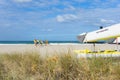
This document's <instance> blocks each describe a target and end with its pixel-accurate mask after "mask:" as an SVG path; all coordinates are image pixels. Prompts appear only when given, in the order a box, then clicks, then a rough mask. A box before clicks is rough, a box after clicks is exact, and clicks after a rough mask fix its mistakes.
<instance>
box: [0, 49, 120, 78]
mask: <svg viewBox="0 0 120 80" xmlns="http://www.w3.org/2000/svg"><path fill="white" fill-rule="evenodd" d="M119 63H120V59H119V58H102V57H98V58H95V57H94V58H88V59H85V58H76V56H75V55H71V52H69V51H68V53H66V54H63V55H55V56H50V57H47V56H46V57H45V58H43V57H42V56H41V55H40V54H39V53H37V52H25V53H24V54H21V53H12V54H0V80H119V79H120V64H119Z"/></svg>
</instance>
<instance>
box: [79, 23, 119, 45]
mask: <svg viewBox="0 0 120 80" xmlns="http://www.w3.org/2000/svg"><path fill="white" fill-rule="evenodd" d="M77 38H78V40H79V41H80V42H83V43H87V42H89V43H93V42H107V43H120V23H119V24H115V25H112V26H108V27H105V28H102V29H99V30H95V31H92V32H87V33H82V34H79V35H78V36H77Z"/></svg>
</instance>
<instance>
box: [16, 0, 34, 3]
mask: <svg viewBox="0 0 120 80" xmlns="http://www.w3.org/2000/svg"><path fill="white" fill-rule="evenodd" d="M14 1H15V2H18V3H24V2H31V1H32V0H14Z"/></svg>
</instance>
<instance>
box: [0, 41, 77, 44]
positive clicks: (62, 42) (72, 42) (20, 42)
mask: <svg viewBox="0 0 120 80" xmlns="http://www.w3.org/2000/svg"><path fill="white" fill-rule="evenodd" d="M43 42H44V41H43ZM78 43H79V42H78V41H49V44H78ZM0 44H34V42H33V41H0Z"/></svg>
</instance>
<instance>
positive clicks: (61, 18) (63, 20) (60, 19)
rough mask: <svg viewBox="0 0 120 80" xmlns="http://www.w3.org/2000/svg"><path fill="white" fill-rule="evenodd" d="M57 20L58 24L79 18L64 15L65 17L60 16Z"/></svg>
mask: <svg viewBox="0 0 120 80" xmlns="http://www.w3.org/2000/svg"><path fill="white" fill-rule="evenodd" d="M56 19H57V21H58V22H70V21H74V20H77V19H78V18H77V16H76V15H73V14H64V15H58V16H57V17H56Z"/></svg>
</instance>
